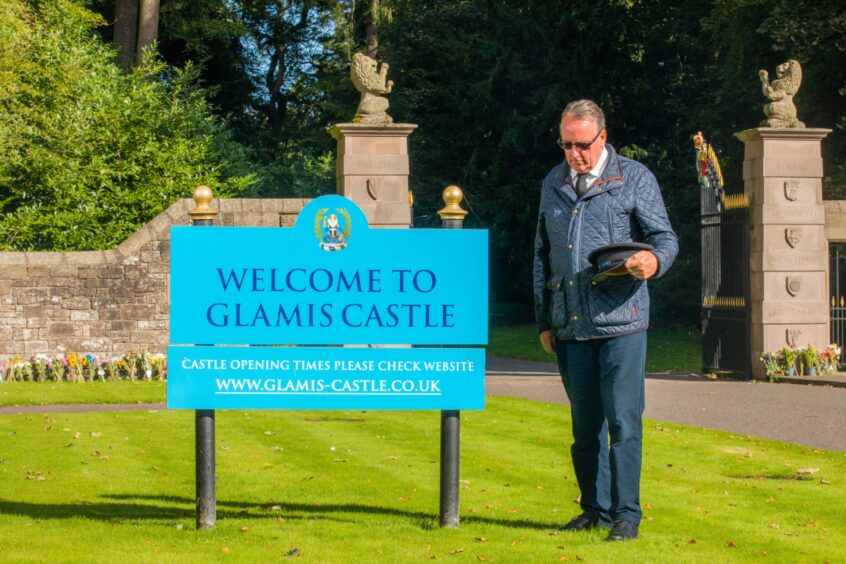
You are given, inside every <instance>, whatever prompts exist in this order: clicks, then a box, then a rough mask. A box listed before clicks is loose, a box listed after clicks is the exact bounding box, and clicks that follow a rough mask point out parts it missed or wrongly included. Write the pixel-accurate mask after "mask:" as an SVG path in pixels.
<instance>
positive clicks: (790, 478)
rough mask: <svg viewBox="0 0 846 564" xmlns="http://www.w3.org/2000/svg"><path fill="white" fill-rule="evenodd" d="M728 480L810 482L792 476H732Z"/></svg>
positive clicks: (808, 478) (800, 477) (807, 478)
mask: <svg viewBox="0 0 846 564" xmlns="http://www.w3.org/2000/svg"><path fill="white" fill-rule="evenodd" d="M729 478H735V479H738V480H785V481H789V482H810V481H811V480H813V478H811V477H809V476H794V475H792V474H732V475H729Z"/></svg>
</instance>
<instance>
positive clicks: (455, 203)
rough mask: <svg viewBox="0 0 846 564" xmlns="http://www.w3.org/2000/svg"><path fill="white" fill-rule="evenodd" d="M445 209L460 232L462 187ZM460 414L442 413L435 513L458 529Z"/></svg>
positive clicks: (447, 224)
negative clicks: (439, 498) (439, 496)
mask: <svg viewBox="0 0 846 564" xmlns="http://www.w3.org/2000/svg"><path fill="white" fill-rule="evenodd" d="M443 198H444V202H446V206H445V207H444V209H442V210H440V211H439V212H438V215H439V216H441V225H442V228H443V229H462V228H463V227H464V216H465V215H467V212H466V211H464V210H463V209H461V206H459V204H460V203H461V200H462V198H463V194H462V193H461V188H459V187H458V186H447V187H446V188H445V189H444V194H443ZM460 439H461V411H459V410H457V409H449V410H442V411H441V506H440V511H439V512H438V515H439V521H440V524H441V527H448V528H456V527H458V480H459V472H458V470H459V447H460V444H461V441H460Z"/></svg>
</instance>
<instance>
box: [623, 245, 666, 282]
mask: <svg viewBox="0 0 846 564" xmlns="http://www.w3.org/2000/svg"><path fill="white" fill-rule="evenodd" d="M626 270H628V271H629V274H631V275H632V276H633V277H634V278H637V279H638V280H647V279H649V278H652V277H653V276H655V273H656V272H658V258H657V257H656V256H655V254H654V253H651V252H650V251H638V252H636V253H635V254H633V255H632V256H630V257H629V259H628V260H627V261H626Z"/></svg>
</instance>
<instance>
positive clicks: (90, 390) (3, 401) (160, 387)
mask: <svg viewBox="0 0 846 564" xmlns="http://www.w3.org/2000/svg"><path fill="white" fill-rule="evenodd" d="M163 401H165V382H163V381H159V380H151V381H138V382H129V381H126V380H117V381H108V382H84V383H76V382H59V383H56V382H43V383H40V382H4V383H2V384H0V405H50V404H56V403H156V402H163Z"/></svg>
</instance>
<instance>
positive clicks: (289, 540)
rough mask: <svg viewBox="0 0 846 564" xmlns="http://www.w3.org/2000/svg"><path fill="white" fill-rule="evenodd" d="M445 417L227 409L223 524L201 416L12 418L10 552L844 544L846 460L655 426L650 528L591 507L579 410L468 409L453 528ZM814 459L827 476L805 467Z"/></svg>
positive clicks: (421, 553)
mask: <svg viewBox="0 0 846 564" xmlns="http://www.w3.org/2000/svg"><path fill="white" fill-rule="evenodd" d="M438 421H439V416H438V413H437V412H389V411H380V412H360V411H347V412H331V411H330V412H314V411H311V412H304V411H288V412H279V411H276V412H270V411H265V412H259V411H219V412H217V460H218V465H217V488H218V490H217V491H218V523H217V527H216V528H215V529H214V530H213V531H199V532H198V531H196V530H195V529H194V464H193V448H194V446H193V445H194V435H193V413H192V412H190V411H167V410H161V411H152V412H148V411H143V412H132V413H91V414H52V415H17V416H4V417H2V418H0V453H2V454H0V456H1V457H2V460H0V498H2V499H0V558H2V560H3V561H30V562H67V561H75V562H80V561H85V562H115V561H120V562H149V561H160V562H209V561H239V562H242V561H243V562H246V561H250V562H264V561H279V560H282V561H285V560H287V558H285V554H287V553H289V552H290V551H292V550H293V549H295V548H296V549H297V551H298V554H300V555H302V557H303V559H304V560H305V561H311V562H367V563H371V562H400V561H423V560H427V561H428V560H430V559H433V557H434V559H436V560H445V561H449V562H479V561H488V562H560V561H566V560H569V561H571V562H574V561H577V560H579V559H581V560H584V561H588V562H589V561H594V562H596V561H600V562H612V561H614V562H715V561H733V562H740V561H751V560H758V559H763V558H764V557H765V556H766V557H767V558H768V559H770V560H773V561H779V562H794V561H820V562H822V561H837V560H842V559H844V558H846V534H845V533H844V530H843V528H842V523H843V522H846V507H844V505H843V504H841V503H838V502H837V501H836V500H839V499H842V498H843V496H844V494H846V464H844V462H846V460H844V458H846V456H845V455H844V453H836V452H827V451H818V450H813V449H809V448H805V447H801V446H795V445H788V444H782V443H777V442H772V441H766V440H759V439H754V438H748V437H743V436H737V435H733V434H729V433H723V432H715V431H709V430H702V429H695V428H690V427H683V426H678V425H670V424H664V423H655V422H647V423H646V427H645V453H644V474H643V492H642V502H643V504H644V507H645V518H644V522H643V524H642V526H641V538H640V539H639V540H637V541H634V542H627V543H605V542H603V540H602V539H603V538H604V534H603V532H601V531H594V532H588V533H575V534H574V533H559V532H558V531H556V527H558V526H560V525H562V524H563V523H565V522H566V521H567V520H568V519H569V517H570V516H572V515H573V514H575V513H577V512H578V506H577V505H576V504H575V503H574V498H575V497H576V495H577V488H576V485H575V481H574V478H573V474H572V469H571V466H570V459H569V454H568V439H567V437H568V435H569V431H568V429H569V416H568V412H567V409H566V408H565V407H562V406H558V405H550V404H544V403H539V402H532V401H528V400H519V399H514V398H501V397H494V398H489V399H488V406H487V409H485V410H484V411H468V412H463V413H462V438H461V449H462V459H461V519H462V521H461V526H460V528H458V529H457V530H447V529H440V528H438V525H437V507H438V457H439V454H438V444H439V440H438V437H439V429H438ZM807 468H818V469H819V470H818V471H817V472H815V473H798V470H800V469H807Z"/></svg>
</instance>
